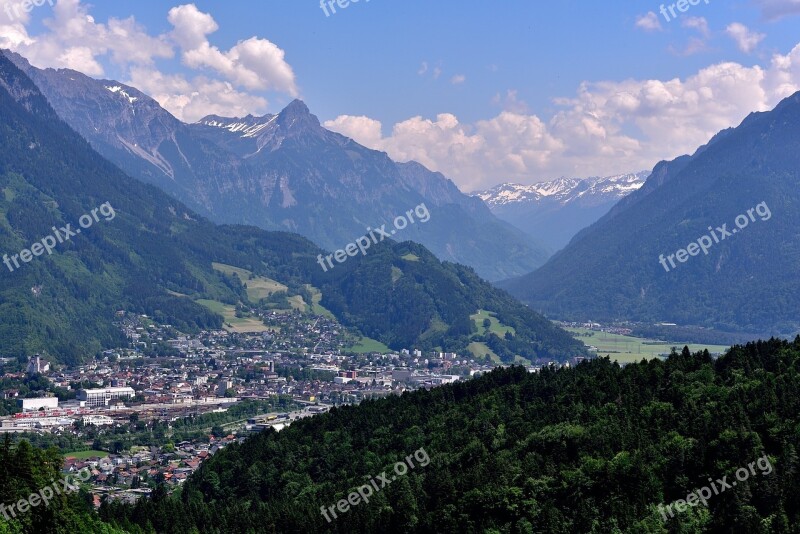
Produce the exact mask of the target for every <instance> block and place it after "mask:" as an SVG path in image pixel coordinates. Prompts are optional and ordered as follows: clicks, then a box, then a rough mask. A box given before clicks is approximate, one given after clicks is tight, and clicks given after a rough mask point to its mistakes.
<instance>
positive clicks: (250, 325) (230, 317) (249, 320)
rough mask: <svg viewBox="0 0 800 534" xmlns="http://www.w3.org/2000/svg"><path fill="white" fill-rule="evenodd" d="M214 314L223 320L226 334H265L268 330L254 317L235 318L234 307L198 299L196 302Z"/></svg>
mask: <svg viewBox="0 0 800 534" xmlns="http://www.w3.org/2000/svg"><path fill="white" fill-rule="evenodd" d="M196 302H197V303H198V304H202V305H203V306H205V307H206V308H208V309H209V310H211V311H212V312H214V313H218V314H220V315H222V317H223V318H224V320H225V324H224V328H225V330H227V331H228V332H238V333H248V332H266V331H267V330H270V328H269V327H268V326H266V325H265V324H264V323H263V322H261V319H258V318H256V317H242V318H239V317H236V307H235V306H232V305H230V304H224V303H222V302H219V301H216V300H206V299H199V300H197V301H196Z"/></svg>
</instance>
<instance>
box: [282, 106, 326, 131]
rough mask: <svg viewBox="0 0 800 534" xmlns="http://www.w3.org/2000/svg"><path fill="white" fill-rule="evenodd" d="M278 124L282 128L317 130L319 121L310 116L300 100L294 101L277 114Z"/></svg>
mask: <svg viewBox="0 0 800 534" xmlns="http://www.w3.org/2000/svg"><path fill="white" fill-rule="evenodd" d="M278 124H279V125H281V126H283V127H284V128H287V129H289V128H291V129H295V128H297V127H300V128H308V127H310V128H319V127H320V123H319V119H318V118H317V117H316V116H314V115H312V114H311V111H310V110H309V109H308V106H306V103H305V102H303V101H302V100H300V99H294V100H292V102H291V103H290V104H289V105H288V106H286V107H285V108H283V111H281V112H280V113H279V114H278Z"/></svg>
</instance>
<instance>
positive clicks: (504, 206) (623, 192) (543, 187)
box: [473, 171, 650, 250]
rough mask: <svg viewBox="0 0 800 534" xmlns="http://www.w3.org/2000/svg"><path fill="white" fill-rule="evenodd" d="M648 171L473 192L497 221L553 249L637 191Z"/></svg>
mask: <svg viewBox="0 0 800 534" xmlns="http://www.w3.org/2000/svg"><path fill="white" fill-rule="evenodd" d="M649 174H650V172H649V171H642V172H636V173H630V174H622V175H618V176H607V177H602V178H586V179H578V178H570V179H568V178H561V179H558V180H554V181H552V182H543V183H538V184H533V185H520V184H512V183H506V184H501V185H498V186H496V187H493V188H492V189H488V190H486V191H478V192H475V193H473V195H474V196H476V197H478V198H480V199H481V200H483V201H484V202H485V203H486V205H487V206H489V209H491V210H492V213H494V214H495V215H497V217H498V218H500V219H502V220H504V221H506V222H508V223H510V224H512V225H514V226H515V227H517V228H519V229H521V230H523V231H524V232H526V233H527V234H529V235H530V236H532V237H533V238H535V239H538V240H539V241H540V242H542V243H544V244H545V245H547V246H548V247H550V248H551V249H553V250H559V249H561V248H563V247H564V246H565V245H566V244H567V243H569V240H570V239H572V237H573V236H574V235H575V234H577V233H578V231H579V230H581V229H583V228H585V227H587V226H589V225H590V224H592V223H593V222H595V221H597V220H598V219H599V218H600V217H602V216H603V215H605V214H606V213H608V211H609V210H610V209H611V207H612V206H613V205H614V204H615V203H617V202H618V201H619V200H620V199H622V198H625V197H626V196H627V195H629V194H630V193H632V192H634V191H636V190H638V189H639V188H640V187H642V185H643V184H644V183H645V180H646V179H647V177H648V175H649Z"/></svg>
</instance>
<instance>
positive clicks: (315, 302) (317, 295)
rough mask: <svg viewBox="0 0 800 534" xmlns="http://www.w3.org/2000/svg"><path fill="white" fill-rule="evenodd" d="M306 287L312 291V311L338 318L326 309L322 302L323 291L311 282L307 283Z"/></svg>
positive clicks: (330, 317)
mask: <svg viewBox="0 0 800 534" xmlns="http://www.w3.org/2000/svg"><path fill="white" fill-rule="evenodd" d="M306 289H308V291H309V292H310V293H311V313H314V314H317V315H324V316H325V317H327V318H328V319H336V317H335V316H334V315H333V314H332V313H331V312H330V310H328V309H326V308H325V307H324V306H322V305H321V304H320V302H321V301H322V291H320V290H319V289H317V288H316V287H314V286H312V285H311V284H306Z"/></svg>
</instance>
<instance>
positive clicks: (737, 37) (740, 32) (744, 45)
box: [725, 22, 766, 54]
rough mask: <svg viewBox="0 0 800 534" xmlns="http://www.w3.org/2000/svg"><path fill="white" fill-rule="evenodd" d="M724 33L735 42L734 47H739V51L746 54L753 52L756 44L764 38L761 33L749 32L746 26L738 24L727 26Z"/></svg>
mask: <svg viewBox="0 0 800 534" xmlns="http://www.w3.org/2000/svg"><path fill="white" fill-rule="evenodd" d="M725 33H727V34H728V36H730V38H731V39H733V40H734V41H736V46H738V47H739V50H741V51H742V52H744V53H746V54H749V53H750V52H752V51H753V50H755V48H756V47H757V46H758V43H760V42H761V41H763V40H764V37H766V36H765V35H764V34H763V33H757V32H754V31H750V30H749V29H748V28H747V26H745V25H744V24H741V23H739V22H734V23H732V24H729V25H728V27H727V28H725Z"/></svg>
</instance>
